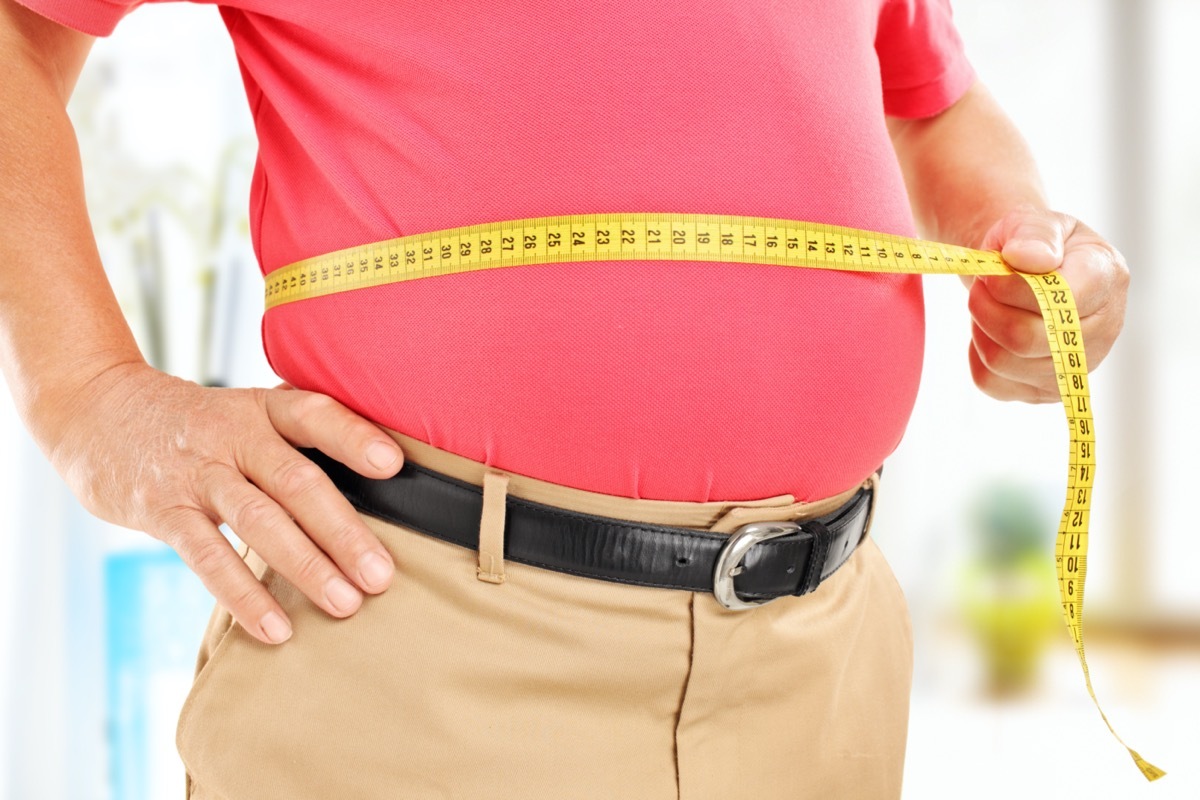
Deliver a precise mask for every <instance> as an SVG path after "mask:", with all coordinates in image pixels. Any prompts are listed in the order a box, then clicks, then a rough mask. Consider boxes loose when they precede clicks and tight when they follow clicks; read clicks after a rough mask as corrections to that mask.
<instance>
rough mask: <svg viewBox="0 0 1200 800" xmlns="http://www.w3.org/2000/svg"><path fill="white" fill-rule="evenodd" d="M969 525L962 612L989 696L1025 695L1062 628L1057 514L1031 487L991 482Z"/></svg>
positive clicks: (971, 513)
mask: <svg viewBox="0 0 1200 800" xmlns="http://www.w3.org/2000/svg"><path fill="white" fill-rule="evenodd" d="M968 523H969V528H970V531H971V553H970V555H969V557H968V559H967V563H966V564H965V566H964V569H963V572H962V574H961V576H960V577H961V584H960V595H961V598H962V602H961V604H960V607H961V608H962V610H963V614H964V618H965V622H966V624H967V626H968V628H969V630H970V632H971V634H972V636H973V638H974V640H975V642H976V643H977V644H978V646H979V647H980V650H981V653H982V656H983V664H984V671H985V685H986V689H987V691H988V693H989V694H992V695H994V696H1011V695H1016V694H1021V693H1024V692H1028V691H1030V690H1031V689H1033V688H1034V687H1035V686H1036V684H1037V678H1038V673H1039V665H1040V663H1041V661H1042V656H1043V654H1044V652H1045V649H1046V645H1047V644H1048V643H1049V641H1050V638H1051V636H1052V634H1053V633H1054V632H1055V631H1056V630H1057V624H1058V616H1059V611H1058V607H1057V605H1056V602H1057V597H1058V595H1057V584H1056V580H1057V577H1056V575H1055V571H1054V557H1053V553H1052V552H1051V550H1052V539H1053V536H1054V532H1055V527H1054V516H1053V513H1051V512H1048V510H1047V508H1046V506H1045V505H1044V504H1043V503H1041V502H1039V500H1038V494H1037V493H1036V492H1035V491H1034V490H1033V489H1032V488H1030V487H1026V486H1021V485H1018V484H1015V483H993V484H989V485H988V486H987V488H985V489H983V490H982V491H980V492H979V494H978V495H977V496H976V497H975V499H974V501H973V502H972V504H971V506H970V510H969V513H968Z"/></svg>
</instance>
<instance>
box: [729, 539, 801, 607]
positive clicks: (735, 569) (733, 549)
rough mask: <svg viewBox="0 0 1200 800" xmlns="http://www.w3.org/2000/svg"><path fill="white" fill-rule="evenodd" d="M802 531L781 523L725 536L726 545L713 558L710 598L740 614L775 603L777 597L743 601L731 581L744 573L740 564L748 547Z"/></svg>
mask: <svg viewBox="0 0 1200 800" xmlns="http://www.w3.org/2000/svg"><path fill="white" fill-rule="evenodd" d="M802 530H803V528H801V527H800V523H798V522H792V521H790V520H783V521H778V522H748V523H746V524H745V525H743V526H742V527H740V528H738V529H737V530H736V531H734V532H733V533H731V534H729V541H727V542H725V544H724V545H723V546H722V547H721V552H720V554H719V555H718V556H717V568H716V570H715V571H714V573H713V594H714V595H715V596H716V598H717V602H718V603H720V604H721V605H723V606H725V608H728V609H731V610H734V611H740V610H742V609H746V608H754V607H756V606H761V605H763V604H765V603H769V602H771V601H772V600H778V599H779V598H778V597H769V598H767V599H766V600H743V599H741V598H740V597H738V596H737V592H735V591H734V589H733V579H734V577H735V576H737V575H740V574H741V572H742V571H743V570H744V569H745V567H743V566H740V564H741V562H742V558H743V557H744V556H745V555H746V553H747V552H749V551H750V548H751V547H754V545H756V544H758V543H759V542H764V541H766V540H767V539H778V538H779V537H781V536H787V535H788V534H791V533H797V532H799V531H802Z"/></svg>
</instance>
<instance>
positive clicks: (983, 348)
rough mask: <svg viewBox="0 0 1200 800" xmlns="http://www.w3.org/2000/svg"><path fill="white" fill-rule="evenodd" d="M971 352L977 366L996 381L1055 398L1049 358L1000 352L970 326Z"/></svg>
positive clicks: (1001, 349) (991, 342) (999, 348)
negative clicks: (993, 376)
mask: <svg viewBox="0 0 1200 800" xmlns="http://www.w3.org/2000/svg"><path fill="white" fill-rule="evenodd" d="M971 344H972V348H973V349H972V352H973V353H974V354H975V356H976V357H977V359H978V360H979V362H980V363H981V365H982V366H983V367H985V368H986V369H987V370H988V371H989V372H991V373H993V374H994V375H995V376H996V377H997V378H1001V379H1003V380H1006V381H1010V382H1014V383H1020V384H1024V385H1026V386H1030V387H1033V388H1035V389H1039V390H1041V391H1042V392H1043V393H1047V394H1052V395H1053V396H1054V397H1055V398H1057V397H1058V383H1057V381H1056V379H1055V370H1054V360H1053V359H1052V358H1051V357H1050V356H1048V355H1047V356H1038V357H1034V358H1025V357H1023V356H1019V355H1016V354H1014V353H1012V352H1011V351H1009V350H1006V349H1004V348H1003V347H1001V346H1000V345H999V344H997V343H996V342H995V341H994V340H993V339H991V337H989V336H988V335H987V334H986V333H984V332H983V331H982V330H981V329H980V327H979V326H978V325H974V324H972V325H971Z"/></svg>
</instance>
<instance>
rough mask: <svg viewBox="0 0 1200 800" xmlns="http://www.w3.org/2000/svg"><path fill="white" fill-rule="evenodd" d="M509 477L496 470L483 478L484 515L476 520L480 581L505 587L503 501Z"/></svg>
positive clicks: (488, 472)
mask: <svg viewBox="0 0 1200 800" xmlns="http://www.w3.org/2000/svg"><path fill="white" fill-rule="evenodd" d="M507 494H508V475H506V474H504V473H503V472H496V471H495V470H488V471H487V472H485V473H484V474H483V514H482V516H481V517H480V520H479V566H478V567H477V568H476V570H475V574H476V575H477V576H478V577H479V580H481V581H487V582H489V583H504V500H505V497H506V495H507Z"/></svg>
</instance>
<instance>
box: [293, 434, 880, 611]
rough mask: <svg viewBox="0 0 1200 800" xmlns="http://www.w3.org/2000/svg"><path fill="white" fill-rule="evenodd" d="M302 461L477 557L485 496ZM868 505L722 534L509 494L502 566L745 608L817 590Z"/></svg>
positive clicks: (429, 476)
mask: <svg viewBox="0 0 1200 800" xmlns="http://www.w3.org/2000/svg"><path fill="white" fill-rule="evenodd" d="M301 452H302V453H304V455H305V456H307V457H308V458H310V459H312V460H313V461H314V462H315V463H317V464H318V465H319V466H320V467H321V468H322V469H323V470H324V471H325V473H326V474H327V475H329V477H330V478H331V479H332V480H333V482H334V484H335V485H336V486H337V487H338V488H339V489H340V490H341V492H342V493H343V494H344V495H345V496H346V498H347V499H348V500H349V501H350V503H351V504H352V505H354V506H355V507H356V508H358V509H359V510H360V511H362V512H363V513H366V514H370V515H371V516H375V517H379V518H380V519H384V520H387V521H389V522H393V523H397V524H399V525H403V526H405V527H408V528H412V529H414V530H417V531H420V532H421V533H425V534H428V535H430V536H435V537H437V538H439V539H444V540H445V541H447V542H453V543H454V544H458V545H462V546H463V547H468V548H473V549H478V547H479V527H480V518H481V515H482V512H483V489H482V488H481V487H479V486H475V485H474V484H471V483H467V482H465V481H461V480H458V479H457V478H453V477H450V476H448V475H443V474H442V473H440V472H435V471H434V470H431V469H429V468H427V467H424V466H422V465H420V464H415V463H413V462H411V461H405V462H404V466H403V467H402V468H401V469H400V471H399V472H398V473H397V474H396V475H395V476H393V477H391V478H385V479H383V480H376V479H372V478H365V477H363V476H362V475H359V474H358V473H356V472H354V471H353V470H351V469H350V468H349V467H346V466H345V465H343V464H341V463H339V462H337V461H335V460H333V459H332V458H330V457H329V456H327V455H325V454H324V453H322V452H320V451H319V450H315V449H302V450H301ZM873 502H874V492H873V491H872V489H871V488H870V487H864V488H862V489H860V490H859V491H858V492H857V493H856V494H855V495H854V496H853V497H851V498H850V500H848V501H847V502H846V503H845V504H844V505H843V506H841V507H840V508H838V509H837V510H835V511H832V512H830V513H828V514H824V515H822V516H819V517H815V518H813V519H810V520H805V521H803V522H793V521H786V522H751V523H748V524H746V525H743V526H741V528H739V529H738V530H736V531H734V532H733V533H729V534H725V533H713V532H710V531H704V530H700V529H696V528H682V527H673V526H668V525H655V524H650V523H645V522H631V521H628V520H622V519H614V518H611V517H602V516H597V515H595V514H585V513H582V512H578V511H571V510H569V509H565V508H559V507H556V506H548V505H545V504H542V503H534V502H531V501H529V500H526V499H524V498H520V497H514V496H513V495H508V496H507V498H506V505H505V512H504V558H505V559H511V560H513V561H519V562H521V563H523V564H530V565H532V566H536V567H543V568H546V569H552V570H557V571H559V572H566V573H570V574H572V575H582V576H586V577H590V578H599V579H601V580H608V581H617V582H619V583H630V584H636V585H639V586H654V587H660V588H665V589H687V590H691V591H695V592H713V594H714V595H716V597H717V599H718V600H719V601H720V602H721V604H722V605H724V606H725V607H726V608H750V607H753V606H756V605H761V604H762V603H764V602H766V601H768V600H773V599H775V598H777V597H783V596H785V595H794V596H795V595H803V594H807V593H809V592H811V591H813V590H814V589H816V588H817V586H819V585H820V583H821V582H822V581H823V580H825V579H826V578H828V577H829V576H830V575H832V574H833V573H834V572H835V571H836V570H837V569H838V567H840V566H841V565H842V564H844V563H845V562H846V560H847V559H849V558H850V555H851V554H852V553H853V552H854V549H855V548H856V547H857V546H858V544H859V543H860V542H861V541H862V538H863V536H864V534H865V533H866V528H867V522H868V520H869V519H870V514H871V505H872V503H873ZM735 577H736V579H737V582H736V583H737V586H736V590H735V589H734V578H735Z"/></svg>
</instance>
